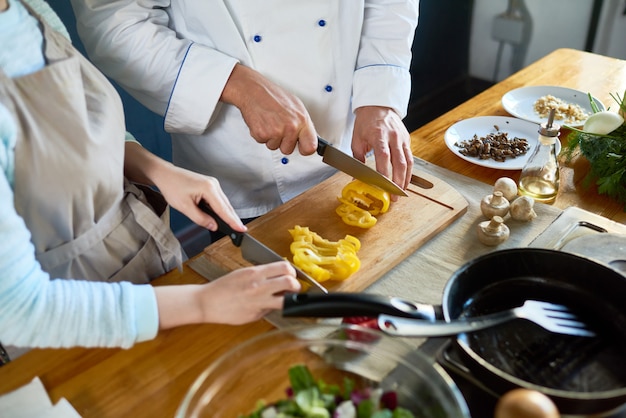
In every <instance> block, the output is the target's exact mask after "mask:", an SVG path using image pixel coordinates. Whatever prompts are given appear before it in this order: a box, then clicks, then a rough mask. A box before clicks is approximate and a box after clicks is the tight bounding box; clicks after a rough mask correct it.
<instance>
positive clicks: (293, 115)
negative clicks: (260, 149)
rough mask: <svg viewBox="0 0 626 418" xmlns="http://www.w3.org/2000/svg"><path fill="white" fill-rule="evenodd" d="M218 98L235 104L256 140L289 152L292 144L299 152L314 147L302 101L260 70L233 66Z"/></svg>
mask: <svg viewBox="0 0 626 418" xmlns="http://www.w3.org/2000/svg"><path fill="white" fill-rule="evenodd" d="M221 100H222V101H223V102H225V103H230V104H232V105H235V106H236V107H237V108H238V109H239V110H240V111H241V115H242V116H243V119H244V121H245V122H246V125H248V128H249V129H250V135H251V136H252V138H254V139H255V140H256V141H257V142H258V143H260V144H265V146H266V147H267V148H269V149H271V150H276V149H280V151H281V152H282V153H283V154H286V155H288V154H291V153H292V152H293V151H294V149H295V148H296V146H298V150H299V151H300V154H302V155H311V154H313V153H314V152H315V151H316V149H317V133H316V131H315V127H314V126H313V122H312V121H311V117H310V116H309V112H308V111H307V110H306V108H305V107H304V104H302V101H301V100H300V99H299V98H297V97H296V96H294V95H293V94H291V93H289V92H288V91H286V90H285V89H283V88H282V87H280V86H278V85H276V84H275V83H272V82H271V81H270V80H268V79H267V78H265V77H263V76H262V75H261V74H260V73H258V72H256V71H254V70H252V69H251V68H248V67H245V66H243V65H241V64H237V65H235V68H234V69H233V71H232V73H231V75H230V78H229V79H228V82H227V83H226V86H225V87H224V91H223V92H222V97H221Z"/></svg>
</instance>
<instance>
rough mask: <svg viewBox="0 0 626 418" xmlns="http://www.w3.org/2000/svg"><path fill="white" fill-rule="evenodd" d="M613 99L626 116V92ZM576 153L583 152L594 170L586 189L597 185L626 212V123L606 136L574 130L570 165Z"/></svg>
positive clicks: (570, 139)
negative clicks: (593, 183)
mask: <svg viewBox="0 0 626 418" xmlns="http://www.w3.org/2000/svg"><path fill="white" fill-rule="evenodd" d="M611 97H612V98H613V99H614V100H615V101H616V102H617V104H618V106H619V108H620V111H621V114H622V115H623V114H626V92H625V93H624V96H623V97H620V95H619V94H617V93H616V94H611ZM589 98H590V103H591V106H592V109H593V112H594V113H599V109H598V107H597V106H596V105H595V102H594V101H593V100H592V98H591V95H589ZM576 150H580V153H581V154H582V155H583V156H584V157H585V158H586V159H587V160H588V161H589V163H590V166H591V168H590V170H589V173H588V174H587V175H586V177H585V178H584V180H583V185H584V186H585V187H589V185H590V184H591V183H592V182H595V184H596V185H597V186H598V193H600V194H605V195H607V196H609V197H611V198H613V199H615V200H617V201H618V202H620V203H621V204H623V205H624V210H625V211H626V122H625V123H622V125H621V126H619V127H618V128H617V129H615V130H613V131H612V132H609V133H608V134H606V135H598V134H594V133H590V132H585V131H584V128H583V130H579V129H575V128H571V132H570V133H569V134H568V136H567V145H566V146H565V147H564V149H563V152H564V156H565V157H566V160H567V161H570V160H571V159H572V157H573V156H574V154H575V151H576Z"/></svg>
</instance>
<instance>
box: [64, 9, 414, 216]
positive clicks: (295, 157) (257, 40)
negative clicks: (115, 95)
mask: <svg viewBox="0 0 626 418" xmlns="http://www.w3.org/2000/svg"><path fill="white" fill-rule="evenodd" d="M72 5H73V8H74V11H75V14H76V19H77V28H78V32H79V35H80V37H81V39H82V41H83V43H84V45H85V47H86V49H87V52H88V55H89V58H90V59H91V60H92V61H93V62H94V63H95V64H96V65H97V66H99V67H100V69H101V70H102V71H103V72H104V73H105V74H107V75H108V76H110V77H111V78H113V79H114V80H116V81H117V82H118V83H119V84H120V85H121V86H122V87H123V88H124V89H126V90H127V91H128V92H130V94H132V95H133V96H134V97H135V98H136V99H138V100H139V101H140V102H141V103H143V104H144V105H145V106H146V107H148V108H149V109H151V110H152V111H154V112H156V113H158V114H161V115H164V117H165V130H166V131H167V132H170V133H171V134H172V143H173V160H174V163H175V164H177V165H180V166H183V167H185V168H188V169H191V170H194V171H197V172H200V173H204V174H208V175H211V176H214V177H217V178H218V179H219V181H220V183H221V185H222V187H223V189H224V191H225V192H226V194H227V195H228V197H229V199H230V201H231V202H232V205H233V207H234V208H235V210H236V211H237V214H238V215H239V216H240V217H241V218H244V219H245V218H253V217H256V216H259V215H262V214H264V213H266V212H267V211H269V210H271V209H273V208H274V207H276V206H278V205H280V204H281V203H284V202H285V201H287V200H289V199H291V198H293V197H295V196H296V195H298V194H300V193H301V192H303V191H305V190H306V189H308V188H310V187H311V186H313V185H315V184H317V183H319V182H320V181H322V180H324V179H325V178H327V177H329V176H330V175H332V174H333V173H334V172H335V171H334V169H332V168H330V167H328V166H326V165H325V164H324V163H322V161H321V157H319V156H317V155H312V154H314V153H315V149H316V145H317V136H316V135H317V134H319V135H320V136H321V137H323V138H325V139H326V140H328V141H329V142H331V143H333V144H335V145H336V146H339V147H340V148H341V149H343V150H344V151H346V152H348V153H350V154H353V155H354V156H355V157H356V158H358V159H360V160H362V161H364V160H365V158H366V156H367V155H368V153H373V154H374V157H375V160H376V168H377V170H378V171H380V172H381V173H383V174H385V175H387V176H388V177H390V178H391V179H392V180H394V181H395V182H396V183H397V184H399V185H401V186H403V187H406V186H407V185H408V183H409V180H410V176H411V170H412V166H413V160H412V154H411V149H410V136H409V133H408V132H407V130H406V128H405V126H404V125H403V123H402V118H403V117H404V116H405V114H406V108H407V105H408V99H409V94H410V82H411V80H410V74H409V66H410V61H411V45H412V41H413V35H414V32H415V28H416V25H417V19H418V0H316V1H304V0H301V1H293V0H264V1H259V0H203V1H199V0H175V1H170V0H72Z"/></svg>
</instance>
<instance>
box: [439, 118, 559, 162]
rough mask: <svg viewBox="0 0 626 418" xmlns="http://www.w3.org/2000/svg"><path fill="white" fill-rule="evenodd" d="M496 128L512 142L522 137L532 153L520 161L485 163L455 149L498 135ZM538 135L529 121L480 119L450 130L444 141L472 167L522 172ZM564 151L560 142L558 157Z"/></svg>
mask: <svg viewBox="0 0 626 418" xmlns="http://www.w3.org/2000/svg"><path fill="white" fill-rule="evenodd" d="M495 126H497V127H498V128H499V130H500V132H506V133H507V134H508V136H509V138H514V137H518V138H524V139H526V140H528V144H529V146H530V147H529V149H528V152H527V153H526V154H524V155H520V156H519V157H516V158H507V159H506V160H505V161H496V160H493V159H489V160H481V159H480V158H476V157H469V156H466V155H463V154H461V153H460V152H459V151H460V149H461V148H459V147H457V146H456V145H454V144H455V143H457V142H461V141H467V140H469V139H472V138H473V137H474V135H478V136H479V137H483V136H486V135H487V134H490V133H494V132H497V130H496V128H495ZM538 131H539V125H538V124H536V123H532V122H528V121H526V120H522V119H517V118H511V117H508V116H479V117H476V118H471V119H464V120H462V121H459V122H457V123H455V124H454V125H452V126H451V127H449V128H448V130H447V131H446V133H445V134H444V140H445V141H446V145H447V146H448V148H449V149H450V151H452V152H453V153H455V154H456V155H458V156H459V157H461V158H463V159H464V160H466V161H469V162H470V163H474V164H477V165H480V166H483V167H489V168H497V169H500V170H521V169H522V168H524V164H526V161H528V158H529V157H530V154H531V153H532V151H533V149H534V148H535V146H536V145H537V142H538V141H537V138H538V136H539V132H538ZM560 150H561V143H560V142H559V141H557V143H556V151H557V153H558V152H559V151H560Z"/></svg>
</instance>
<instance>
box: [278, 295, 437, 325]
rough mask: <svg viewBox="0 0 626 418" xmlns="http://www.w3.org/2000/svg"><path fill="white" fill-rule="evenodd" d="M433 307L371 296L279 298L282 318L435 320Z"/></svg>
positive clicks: (292, 296)
mask: <svg viewBox="0 0 626 418" xmlns="http://www.w3.org/2000/svg"><path fill="white" fill-rule="evenodd" d="M435 311H436V308H435V307H434V306H433V305H426V304H421V303H414V302H410V301H407V300H403V299H400V298H395V297H388V296H383V295H376V294H371V293H350V292H333V293H328V294H318V293H316V294H313V293H288V294H285V295H284V297H283V316H284V317H297V316H301V317H317V318H340V317H349V316H371V317H376V316H378V315H381V314H386V315H392V316H399V317H404V318H415V319H426V320H429V321H434V320H435V319H436V312H435Z"/></svg>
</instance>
